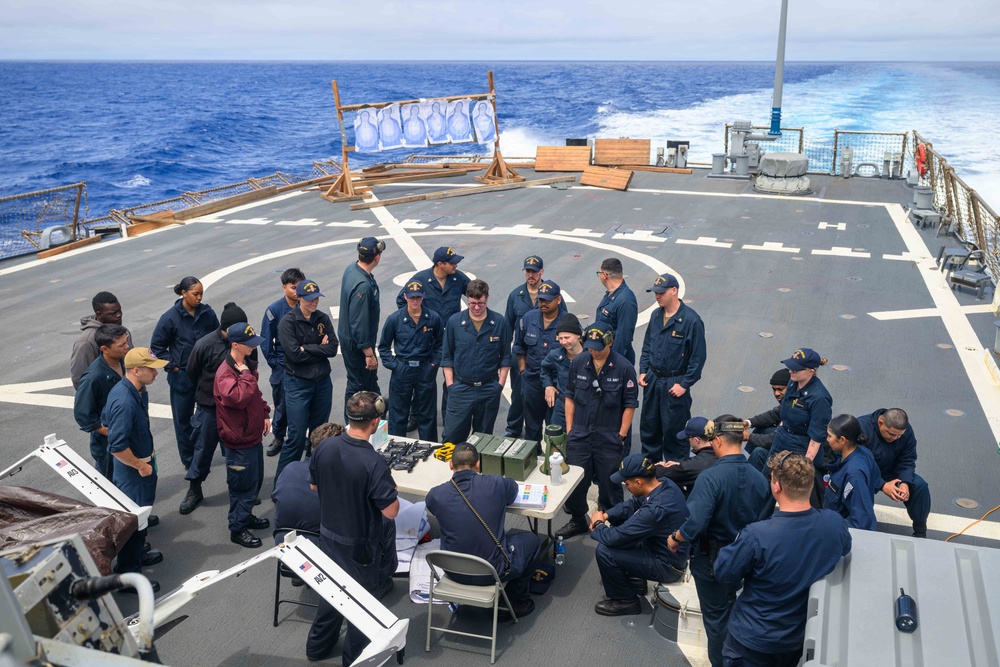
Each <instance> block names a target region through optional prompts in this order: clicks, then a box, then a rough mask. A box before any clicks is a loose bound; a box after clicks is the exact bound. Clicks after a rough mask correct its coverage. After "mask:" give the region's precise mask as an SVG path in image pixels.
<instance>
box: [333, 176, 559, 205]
mask: <svg viewBox="0 0 1000 667" xmlns="http://www.w3.org/2000/svg"><path fill="white" fill-rule="evenodd" d="M575 180H576V176H553V177H551V178H536V179H534V180H531V181H520V182H518V183H501V184H499V185H480V186H477V187H474V188H457V189H455V190H440V191H438V192H428V193H426V194H422V195H410V196H408V197H396V198H394V199H383V200H382V201H366V202H361V203H359V204H351V210H352V211H359V210H361V209H366V208H377V207H379V206H392V205H393V204H408V203H409V202H414V201H426V200H428V199H449V198H451V197H464V196H466V195H476V194H481V193H483V192H499V191H501V190H514V189H517V188H527V187H531V186H534V185H552V184H553V183H568V182H571V181H575Z"/></svg>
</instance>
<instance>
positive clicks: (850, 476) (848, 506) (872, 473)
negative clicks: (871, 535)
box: [823, 445, 883, 530]
mask: <svg viewBox="0 0 1000 667" xmlns="http://www.w3.org/2000/svg"><path fill="white" fill-rule="evenodd" d="M882 484H883V482H882V478H881V476H880V475H879V470H878V464H877V463H875V457H874V456H872V453H871V450H869V449H867V448H866V447H862V446H860V445H859V446H858V447H857V448H855V450H854V451H853V452H851V454H850V455H849V456H848V457H847V458H841V459H838V460H837V461H835V462H833V463H831V464H830V466H829V485H828V486H827V487H826V494H825V497H824V499H823V507H825V508H829V509H831V510H833V511H834V512H836V513H837V514H839V515H840V516H842V517H844V519H845V520H846V521H847V526H848V527H849V528H860V529H861V530H878V521H876V519H875V494H876V493H878V490H879V489H881V488H882Z"/></svg>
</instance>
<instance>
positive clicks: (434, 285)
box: [396, 246, 514, 431]
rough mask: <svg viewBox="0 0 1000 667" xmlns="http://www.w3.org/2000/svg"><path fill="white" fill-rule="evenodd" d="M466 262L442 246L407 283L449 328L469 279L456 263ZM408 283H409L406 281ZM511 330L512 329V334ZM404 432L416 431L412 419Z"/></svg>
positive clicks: (399, 301)
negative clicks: (418, 286)
mask: <svg viewBox="0 0 1000 667" xmlns="http://www.w3.org/2000/svg"><path fill="white" fill-rule="evenodd" d="M463 259H465V256H464V255H459V254H457V253H456V252H455V251H454V250H452V249H451V248H449V247H447V246H442V247H440V248H438V249H437V250H435V251H434V257H433V261H434V264H433V266H431V268H429V269H424V270H423V271H417V272H416V273H414V274H413V276H412V277H411V278H410V280H411V281H412V280H416V281H417V282H419V283H421V284H422V285H423V286H424V291H425V292H426V293H427V296H425V297H424V304H423V307H424V308H426V309H428V310H433V311H434V312H435V313H437V314H438V315H440V316H441V321H442V322H444V323H445V326H447V324H448V320H450V319H451V316H452V315H455V314H457V313H460V312H462V297H463V296H465V288H466V287H468V286H469V281H470V280H471V278H469V276H467V275H465V273H464V272H463V271H460V270H459V269H458V263H459V262H461V261H462V260H463ZM407 282H409V281H407ZM405 307H406V297H405V296H403V290H402V289H401V290H399V294H398V295H396V308H405ZM513 331H514V330H513V329H511V332H513ZM447 410H448V383H447V382H444V383H442V386H441V414H442V415H443V414H445V413H446V411H447ZM406 426H407V428H406V430H407V431H412V430H413V429H415V428H416V427H417V424H416V421H415V420H414V419H413V418H412V417H411V419H410V421H409V422H407V425H406Z"/></svg>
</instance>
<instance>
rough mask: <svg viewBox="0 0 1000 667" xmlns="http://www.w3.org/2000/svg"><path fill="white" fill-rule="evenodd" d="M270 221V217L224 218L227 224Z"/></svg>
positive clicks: (263, 223)
mask: <svg viewBox="0 0 1000 667" xmlns="http://www.w3.org/2000/svg"><path fill="white" fill-rule="evenodd" d="M272 222H273V220H271V218H230V219H229V220H226V224H227V225H269V224H271V223H272Z"/></svg>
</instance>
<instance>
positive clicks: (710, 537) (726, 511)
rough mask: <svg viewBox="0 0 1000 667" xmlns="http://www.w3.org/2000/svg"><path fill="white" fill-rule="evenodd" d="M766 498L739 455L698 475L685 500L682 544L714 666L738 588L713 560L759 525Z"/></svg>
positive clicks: (760, 479)
mask: <svg viewBox="0 0 1000 667" xmlns="http://www.w3.org/2000/svg"><path fill="white" fill-rule="evenodd" d="M770 497H771V491H770V487H769V485H768V483H767V480H766V479H764V475H762V474H761V473H760V472H759V471H758V470H756V469H754V468H753V466H751V465H750V464H748V463H747V460H746V459H745V458H744V457H743V454H729V455H726V456H723V457H722V458H720V459H719V460H718V461H716V462H715V465H713V466H712V467H711V468H709V469H708V470H706V471H704V472H703V473H701V474H700V475H699V476H698V479H697V480H695V483H694V489H692V490H691V495H690V496H689V497H688V503H687V505H688V509H689V510H690V511H691V516H689V517H688V520H687V521H685V522H684V525H683V526H681V527H680V533H681V537H682V538H683V541H684V542H691V543H692V544H691V576H693V577H694V583H695V588H697V589H698V602H699V603H700V604H701V616H702V619H703V621H704V623H705V635H706V637H707V639H708V659H709V660H710V661H711V663H712V667H719V666H720V665H722V644H723V642H724V641H725V640H726V626H727V625H728V623H729V612H730V611H731V610H732V608H733V599H734V598H735V597H736V591H737V590H738V589H739V585H733V584H730V583H725V582H722V581H719V580H718V579H716V577H715V572H714V570H713V567H714V561H715V555H716V554H717V553H718V551H719V549H720V548H722V547H725V546H726V545H729V544H732V543H733V541H734V540H735V539H736V536H737V535H738V534H739V533H740V531H741V530H743V529H744V528H745V527H746V526H747V524H749V523H751V522H753V521H756V520H757V516H758V515H759V514H760V511H761V508H762V507H763V506H764V503H765V502H766V501H767V499H768V498H770ZM797 553H799V554H801V553H802V552H797Z"/></svg>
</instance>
